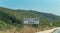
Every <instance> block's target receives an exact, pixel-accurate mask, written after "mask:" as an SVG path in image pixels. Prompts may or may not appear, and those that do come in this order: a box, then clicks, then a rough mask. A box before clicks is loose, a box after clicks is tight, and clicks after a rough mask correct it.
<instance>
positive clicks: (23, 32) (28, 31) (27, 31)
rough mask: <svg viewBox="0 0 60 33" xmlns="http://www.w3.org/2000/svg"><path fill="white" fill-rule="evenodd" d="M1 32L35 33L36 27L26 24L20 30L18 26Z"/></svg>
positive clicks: (0, 32)
mask: <svg viewBox="0 0 60 33" xmlns="http://www.w3.org/2000/svg"><path fill="white" fill-rule="evenodd" d="M0 33H35V29H34V28H32V27H28V26H24V27H23V28H22V29H19V31H17V29H16V28H13V29H10V30H6V31H0Z"/></svg>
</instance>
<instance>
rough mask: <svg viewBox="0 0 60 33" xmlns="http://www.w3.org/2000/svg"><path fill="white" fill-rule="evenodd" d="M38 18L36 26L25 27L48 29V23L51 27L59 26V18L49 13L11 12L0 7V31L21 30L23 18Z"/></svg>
mask: <svg viewBox="0 0 60 33" xmlns="http://www.w3.org/2000/svg"><path fill="white" fill-rule="evenodd" d="M37 17H38V18H39V19H40V21H39V22H40V23H39V24H38V25H36V24H34V25H33V24H32V25H26V26H31V27H32V28H33V27H34V28H35V29H40V28H41V29H42V30H44V28H45V29H46V28H49V27H51V26H50V23H51V22H52V23H53V26H52V27H58V26H59V25H60V16H57V15H53V14H50V13H42V12H37V11H34V10H13V9H9V8H4V7H0V30H7V29H11V28H18V29H20V28H22V27H23V26H25V25H24V24H23V18H37Z"/></svg>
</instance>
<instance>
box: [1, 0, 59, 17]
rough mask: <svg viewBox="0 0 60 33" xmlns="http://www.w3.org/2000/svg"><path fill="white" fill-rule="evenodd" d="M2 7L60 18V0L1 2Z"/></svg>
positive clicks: (2, 0) (3, 0)
mask: <svg viewBox="0 0 60 33" xmlns="http://www.w3.org/2000/svg"><path fill="white" fill-rule="evenodd" d="M0 7H7V8H11V9H24V10H36V11H38V12H46V13H52V14H55V15H59V16H60V0H0Z"/></svg>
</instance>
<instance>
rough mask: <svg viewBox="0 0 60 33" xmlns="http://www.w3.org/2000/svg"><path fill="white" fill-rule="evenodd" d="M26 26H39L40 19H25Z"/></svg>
mask: <svg viewBox="0 0 60 33" xmlns="http://www.w3.org/2000/svg"><path fill="white" fill-rule="evenodd" d="M23 21H24V24H39V19H38V18H24V19H23Z"/></svg>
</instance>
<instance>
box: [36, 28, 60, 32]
mask: <svg viewBox="0 0 60 33" xmlns="http://www.w3.org/2000/svg"><path fill="white" fill-rule="evenodd" d="M56 29H57V31H60V27H57V28H53V29H50V30H46V31H41V32H36V33H52V32H53V31H54V30H56ZM57 31H54V32H53V33H56V32H57Z"/></svg>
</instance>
